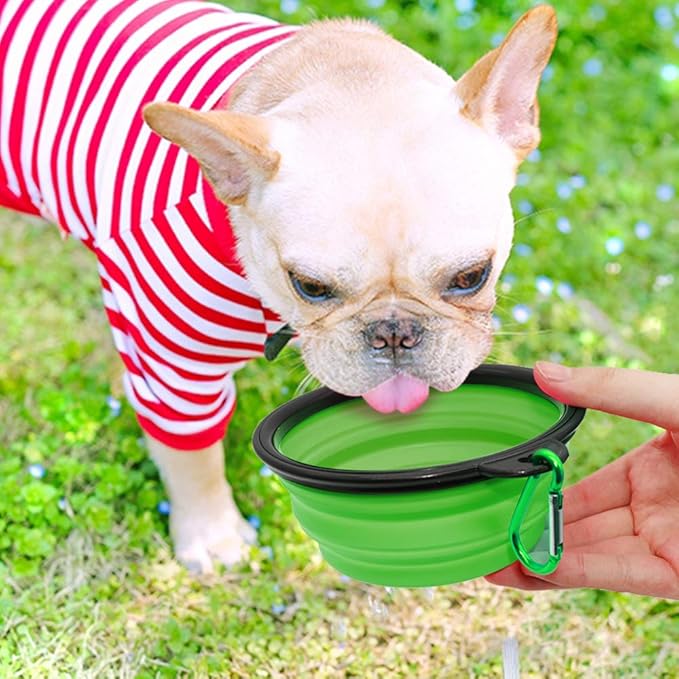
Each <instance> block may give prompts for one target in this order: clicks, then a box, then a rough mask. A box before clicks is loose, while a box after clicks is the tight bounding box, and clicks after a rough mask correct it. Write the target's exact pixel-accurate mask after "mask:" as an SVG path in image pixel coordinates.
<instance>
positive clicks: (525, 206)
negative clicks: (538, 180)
mask: <svg viewBox="0 0 679 679" xmlns="http://www.w3.org/2000/svg"><path fill="white" fill-rule="evenodd" d="M517 207H518V208H519V212H520V213H521V214H524V215H529V214H532V213H533V212H534V211H535V208H534V207H533V203H531V202H530V201H529V200H520V201H519V204H518V206H517Z"/></svg>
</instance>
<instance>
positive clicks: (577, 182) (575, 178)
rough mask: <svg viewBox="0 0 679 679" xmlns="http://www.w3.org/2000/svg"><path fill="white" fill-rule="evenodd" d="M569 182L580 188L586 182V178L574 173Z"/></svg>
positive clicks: (575, 187)
mask: <svg viewBox="0 0 679 679" xmlns="http://www.w3.org/2000/svg"><path fill="white" fill-rule="evenodd" d="M569 182H570V185H571V186H572V187H573V188H574V189H582V188H584V187H585V185H586V184H587V180H586V179H585V178H584V177H583V176H582V175H581V174H574V175H573V176H572V177H571V178H570V180H569Z"/></svg>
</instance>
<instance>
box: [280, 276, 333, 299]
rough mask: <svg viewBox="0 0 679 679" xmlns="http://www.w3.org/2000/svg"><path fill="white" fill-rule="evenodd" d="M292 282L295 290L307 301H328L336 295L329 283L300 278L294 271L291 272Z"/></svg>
mask: <svg viewBox="0 0 679 679" xmlns="http://www.w3.org/2000/svg"><path fill="white" fill-rule="evenodd" d="M289 276H290V282H291V283H292V287H293V288H294V289H295V292H296V293H297V294H298V295H299V296H300V297H301V298H302V299H303V300H304V301H305V302H311V303H312V304H317V303H318V302H326V301H327V300H329V299H332V298H333V297H334V296H335V295H334V294H333V292H332V290H331V288H330V286H329V285H325V283H321V282H320V281H315V280H312V279H310V278H300V277H299V276H296V275H295V274H294V273H292V271H290V272H289Z"/></svg>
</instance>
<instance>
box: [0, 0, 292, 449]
mask: <svg viewBox="0 0 679 679" xmlns="http://www.w3.org/2000/svg"><path fill="white" fill-rule="evenodd" d="M293 31H294V29H293V28H291V27H289V26H282V25H280V24H278V23H276V22H274V21H271V20H269V19H266V18H263V17H259V16H255V15H251V14H240V13H235V12H232V11H230V10H227V9H225V8H223V7H221V6H219V5H215V4H209V3H206V2H202V1H196V0H50V1H49V2H48V1H47V0H0V73H1V77H2V80H1V82H2V93H1V94H2V98H1V100H0V205H4V206H6V207H9V208H13V209H16V210H20V211H22V212H27V213H30V214H34V215H41V216H43V217H44V218H46V219H49V220H50V221H54V222H56V223H58V225H59V226H60V228H61V229H62V230H63V231H64V232H65V233H67V234H70V235H72V236H74V237H76V238H78V239H80V240H82V241H83V242H84V243H85V244H86V245H87V246H88V247H89V248H91V249H92V250H93V251H94V253H95V254H96V256H97V259H98V262H99V273H100V277H101V282H102V286H103V294H104V303H105V306H106V312H107V314H108V318H109V320H110V323H111V327H112V330H113V338H114V341H115V345H116V348H117V349H118V351H119V352H120V355H121V357H122V359H123V362H124V363H125V367H126V374H125V390H126V393H127V397H128V399H129V400H130V402H131V403H132V405H133V407H134V409H135V411H136V412H137V416H138V418H139V421H140V423H141V425H142V427H143V428H144V429H145V430H146V431H148V432H149V433H150V434H151V435H152V436H154V437H155V438H157V439H159V440H161V441H163V442H164V443H166V444H168V445H170V446H172V447H175V448H181V449H186V450H191V449H197V448H202V447H204V446H207V445H209V444H211V443H213V442H214V441H216V440H219V439H220V438H221V437H222V436H223V435H224V432H225V429H226V425H227V422H228V420H229V418H230V416H231V414H232V412H233V409H234V404H235V387H234V383H233V378H232V374H233V372H234V371H235V370H237V369H238V368H240V367H241V366H242V365H243V363H244V362H245V361H246V360H247V359H249V358H252V357H254V356H259V355H261V354H262V351H263V345H264V341H265V339H266V337H267V335H268V334H270V333H272V332H274V331H275V330H276V329H278V328H279V327H280V326H281V325H282V323H281V322H280V320H279V319H278V318H277V317H276V315H275V314H274V313H273V312H272V311H270V310H268V309H266V308H264V307H263V306H262V304H261V301H260V300H259V298H258V297H257V295H256V294H255V293H254V292H253V290H252V289H251V287H250V285H249V284H248V281H247V280H246V278H245V276H244V273H243V271H242V269H241V267H240V265H239V263H238V260H237V258H236V255H235V249H234V248H235V243H234V237H233V234H232V231H231V227H230V224H229V221H228V216H227V213H226V209H225V207H224V206H223V205H222V204H221V203H219V201H217V199H216V198H215V196H214V194H213V193H212V190H211V189H210V187H209V186H208V185H207V184H206V183H205V181H204V180H203V178H202V176H201V175H200V172H199V167H198V164H197V163H196V162H195V161H194V160H193V159H192V158H190V157H189V156H188V155H187V154H186V153H185V152H184V151H183V150H181V149H179V148H178V147H176V146H173V145H171V144H170V143H169V142H167V141H165V140H163V139H161V138H160V137H158V136H157V135H156V134H154V133H153V132H152V131H151V130H150V129H149V128H148V127H147V126H146V125H145V124H144V122H143V120H142V118H141V113H140V111H141V108H142V106H143V105H144V104H146V103H148V102H151V101H171V102H175V103H178V104H182V105H184V106H190V107H192V108H196V109H200V110H210V109H213V108H218V107H219V106H220V104H223V102H224V101H225V100H226V95H227V93H228V91H229V89H230V88H231V86H232V85H233V83H234V82H235V81H236V80H237V79H238V78H239V77H240V76H241V75H243V73H245V72H246V71H247V70H248V69H249V68H250V67H252V66H253V65H254V64H255V63H256V62H257V61H258V60H259V59H260V58H261V57H262V56H263V55H264V54H266V53H267V52H269V51H270V50H272V49H275V47H276V46H278V45H280V44H281V42H282V41H284V40H285V39H286V38H287V37H289V36H291V35H292V34H293Z"/></svg>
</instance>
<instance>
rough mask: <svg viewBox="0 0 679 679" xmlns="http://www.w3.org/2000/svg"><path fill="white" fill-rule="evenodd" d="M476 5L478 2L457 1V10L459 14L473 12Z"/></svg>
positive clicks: (472, 0) (474, 0)
mask: <svg viewBox="0 0 679 679" xmlns="http://www.w3.org/2000/svg"><path fill="white" fill-rule="evenodd" d="M475 5H476V0H455V8H456V9H457V11H458V12H471V11H472V10H473V9H474V6H475Z"/></svg>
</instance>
